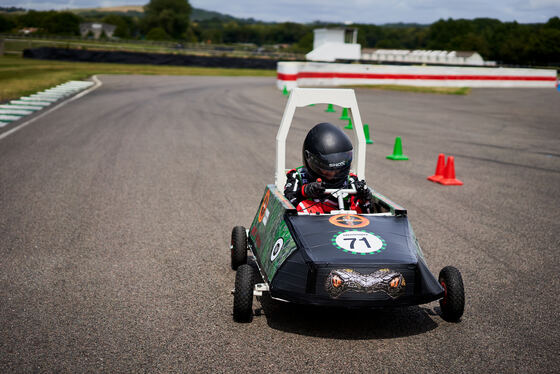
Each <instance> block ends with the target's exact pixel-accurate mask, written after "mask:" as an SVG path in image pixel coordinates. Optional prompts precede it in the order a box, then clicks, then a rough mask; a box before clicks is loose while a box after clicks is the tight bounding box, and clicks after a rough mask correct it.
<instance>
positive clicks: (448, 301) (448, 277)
mask: <svg viewBox="0 0 560 374" xmlns="http://www.w3.org/2000/svg"><path fill="white" fill-rule="evenodd" d="M439 284H441V286H442V287H443V290H444V294H443V298H442V299H441V300H440V301H439V306H440V307H441V318H443V319H444V320H446V321H449V322H459V320H460V319H461V316H462V315H463V312H464V311H465V289H464V286H463V278H462V277H461V273H460V272H459V270H457V269H456V268H454V267H453V266H446V267H444V268H443V269H441V271H440V272H439Z"/></svg>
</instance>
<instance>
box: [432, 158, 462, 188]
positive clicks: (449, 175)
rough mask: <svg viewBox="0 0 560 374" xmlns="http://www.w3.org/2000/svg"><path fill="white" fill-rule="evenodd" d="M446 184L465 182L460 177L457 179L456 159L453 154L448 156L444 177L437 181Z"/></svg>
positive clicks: (457, 184)
mask: <svg viewBox="0 0 560 374" xmlns="http://www.w3.org/2000/svg"><path fill="white" fill-rule="evenodd" d="M437 182H438V183H440V184H443V185H444V186H462V185H463V182H461V181H460V180H459V179H455V159H454V158H453V156H449V157H448V158H447V165H445V170H444V171H443V178H442V179H440V180H439V181H437Z"/></svg>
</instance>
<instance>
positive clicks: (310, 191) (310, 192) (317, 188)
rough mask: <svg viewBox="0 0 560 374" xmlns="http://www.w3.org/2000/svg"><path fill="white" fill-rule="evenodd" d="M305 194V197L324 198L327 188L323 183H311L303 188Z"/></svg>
mask: <svg viewBox="0 0 560 374" xmlns="http://www.w3.org/2000/svg"><path fill="white" fill-rule="evenodd" d="M303 194H304V195H305V197H307V198H310V199H315V198H319V197H323V195H324V194H325V186H324V185H323V182H311V183H307V184H306V185H304V186H303Z"/></svg>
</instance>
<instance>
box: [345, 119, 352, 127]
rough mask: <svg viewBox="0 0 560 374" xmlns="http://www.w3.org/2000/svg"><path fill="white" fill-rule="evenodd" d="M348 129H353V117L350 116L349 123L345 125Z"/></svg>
mask: <svg viewBox="0 0 560 374" xmlns="http://www.w3.org/2000/svg"><path fill="white" fill-rule="evenodd" d="M344 128H345V129H346V130H352V119H351V118H348V124H347V125H346V126H344Z"/></svg>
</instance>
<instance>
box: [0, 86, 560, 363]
mask: <svg viewBox="0 0 560 374" xmlns="http://www.w3.org/2000/svg"><path fill="white" fill-rule="evenodd" d="M100 79H101V80H102V81H103V86H102V87H100V88H99V89H97V90H96V91H93V92H92V93H90V94H89V95H87V96H85V97H83V98H80V99H79V100H76V101H74V102H73V103H72V104H70V105H66V106H64V107H62V108H60V109H58V110H57V111H55V112H53V113H51V114H49V115H47V116H45V117H43V118H40V119H38V120H37V121H36V122H34V123H33V124H31V125H29V126H27V127H25V128H24V129H22V130H20V131H18V132H16V133H14V134H11V135H10V136H8V137H6V138H4V139H2V140H1V141H0V180H1V183H0V208H1V214H0V238H1V243H0V323H1V328H0V372H160V371H161V372H209V373H219V372H244V373H245V372H302V373H310V372H344V373H347V372H365V373H387V372H389V373H411V372H420V373H426V372H430V373H432V372H438V373H457V372H469V373H471V372H480V373H493V372H499V373H505V372H507V373H511V372H519V373H528V372H532V373H542V372H557V370H558V365H559V363H560V359H559V353H560V348H559V347H560V345H559V343H560V341H559V340H560V339H559V333H560V322H559V319H558V316H559V312H558V310H559V307H560V305H559V304H560V303H559V297H558V288H559V286H560V284H559V283H560V277H559V276H558V268H559V265H560V263H559V249H560V213H559V208H560V204H559V201H560V146H559V145H560V120H559V119H560V93H559V92H557V91H555V90H552V89H518V90H515V89H475V90H473V92H472V93H471V94H470V95H468V96H447V95H432V94H417V93H400V92H390V91H380V90H369V89H358V90H357V91H356V92H357V97H358V103H359V105H360V109H361V114H362V118H363V120H364V122H366V123H369V124H370V125H371V131H372V135H373V138H374V140H375V141H376V143H375V144H374V145H372V146H369V147H368V150H367V157H368V165H367V168H366V176H367V179H368V182H369V184H370V185H372V186H373V187H374V188H375V189H376V190H377V191H379V192H381V193H383V194H385V195H387V196H388V197H390V198H391V199H392V200H394V201H396V202H398V203H400V204H401V205H403V206H405V207H406V208H408V211H409V217H410V220H411V222H412V225H413V227H414V229H415V232H416V235H417V236H418V238H419V240H420V243H421V244H422V246H423V250H424V253H425V255H426V257H427V259H428V264H429V266H430V269H431V270H432V272H434V273H436V274H437V273H438V272H439V270H440V269H441V268H442V267H443V266H445V265H448V264H452V265H455V266H456V267H458V268H459V269H460V270H461V271H462V273H463V278H464V281H465V287H466V292H467V304H466V311H465V315H464V317H463V320H462V322H460V323H448V322H445V321H443V320H442V319H441V318H440V317H439V315H438V309H439V306H438V304H437V303H431V304H428V305H423V306H421V307H412V308H406V309H391V310H377V311H367V312H363V311H343V310H325V309H316V308H300V307H285V306H284V307H283V306H279V305H277V304H273V303H269V302H266V300H265V303H264V304H265V307H264V309H263V310H262V311H257V312H258V313H257V314H258V315H257V316H255V318H254V320H253V322H252V323H251V324H237V323H234V322H233V321H232V296H231V295H230V290H231V289H232V288H233V280H234V272H233V271H231V270H230V269H229V255H228V245H229V239H230V232H231V228H232V227H233V226H234V225H238V224H242V225H249V224H250V222H251V220H252V218H253V216H254V214H255V213H256V211H257V208H258V203H259V201H260V199H261V197H262V193H263V191H264V186H265V184H267V183H272V182H273V178H274V173H273V167H274V147H275V135H276V130H277V127H278V124H279V122H280V119H281V116H282V112H283V108H284V105H285V102H286V98H285V97H284V96H282V95H281V93H280V92H279V91H278V90H276V89H275V88H274V80H273V79H270V78H220V77H218V78H216V77H214V78H208V77H156V76H151V77H141V76H101V77H100ZM339 115H340V111H338V112H337V113H336V114H332V113H330V114H329V113H325V112H324V106H319V105H317V106H315V107H311V108H306V109H305V110H303V111H301V112H296V121H295V123H294V129H293V131H292V133H291V135H290V136H289V141H290V142H289V147H291V148H290V149H288V164H290V165H294V166H297V165H299V163H300V159H299V158H300V154H301V153H300V152H301V151H300V147H301V142H302V140H303V137H304V135H305V132H306V130H307V129H308V128H310V127H311V126H312V125H313V124H315V123H316V122H319V121H323V120H330V121H332V122H334V123H338V124H342V123H341V122H340V121H338V120H337V118H338V116H339ZM395 136H401V137H402V139H403V146H404V152H405V154H407V155H408V156H409V157H410V160H409V161H405V162H396V161H390V160H387V159H385V156H386V155H389V154H391V152H392V147H393V142H394V139H395ZM440 152H442V153H445V154H447V155H454V156H455V166H456V171H457V177H458V178H459V179H461V180H462V181H463V182H464V183H465V185H464V186H462V187H444V186H440V185H436V184H433V183H431V182H428V181H426V177H427V176H429V175H431V174H433V172H434V168H435V164H436V159H437V155H438V153H440ZM256 305H257V306H260V304H258V303H257V304H256Z"/></svg>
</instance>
